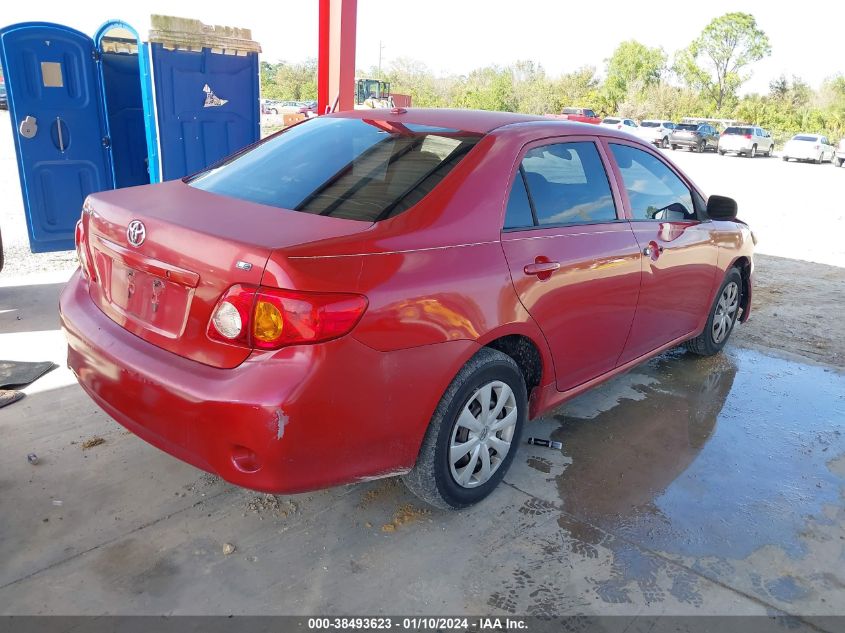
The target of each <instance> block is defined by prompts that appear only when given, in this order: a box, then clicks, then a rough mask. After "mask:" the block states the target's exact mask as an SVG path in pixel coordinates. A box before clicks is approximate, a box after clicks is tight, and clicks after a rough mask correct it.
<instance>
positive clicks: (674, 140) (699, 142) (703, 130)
mask: <svg viewBox="0 0 845 633" xmlns="http://www.w3.org/2000/svg"><path fill="white" fill-rule="evenodd" d="M669 145H670V146H671V147H672V149H678V148H679V147H686V148H687V149H689V150H692V151H694V152H704V151H706V150H708V149H712V150H713V151H714V152H715V151H716V150H717V149H718V148H719V133H718V132H717V131H716V128H714V127H713V126H712V125H710V124H709V123H679V124H678V125H676V126H675V129H674V130H672V135H671V136H670V137H669Z"/></svg>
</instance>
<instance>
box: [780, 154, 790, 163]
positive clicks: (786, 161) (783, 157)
mask: <svg viewBox="0 0 845 633" xmlns="http://www.w3.org/2000/svg"><path fill="white" fill-rule="evenodd" d="M781 158H782V159H783V162H785V163H788V162H789V156H782V157H781Z"/></svg>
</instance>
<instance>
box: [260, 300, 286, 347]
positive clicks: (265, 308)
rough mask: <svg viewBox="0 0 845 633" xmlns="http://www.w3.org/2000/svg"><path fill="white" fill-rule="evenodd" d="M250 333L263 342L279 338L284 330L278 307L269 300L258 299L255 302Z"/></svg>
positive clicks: (271, 341)
mask: <svg viewBox="0 0 845 633" xmlns="http://www.w3.org/2000/svg"><path fill="white" fill-rule="evenodd" d="M254 315H255V316H254V318H253V323H252V335H253V336H254V337H255V338H256V339H257V340H259V341H262V342H264V343H273V342H275V341H277V340H279V337H280V336H281V335H282V330H284V319H283V318H282V313H281V312H280V311H279V309H278V308H277V307H276V306H274V305H273V304H272V303H270V302H269V301H262V300H261V299H259V300H258V301H257V302H256V304H255V313H254Z"/></svg>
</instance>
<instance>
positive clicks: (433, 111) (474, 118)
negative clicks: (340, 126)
mask: <svg viewBox="0 0 845 633" xmlns="http://www.w3.org/2000/svg"><path fill="white" fill-rule="evenodd" d="M400 111H401V112H400ZM326 116H331V117H342V118H346V119H375V118H378V119H379V120H383V121H390V122H393V123H415V124H417V125H431V126H434V127H448V128H454V129H456V130H462V131H464V132H475V133H478V134H486V133H487V132H491V131H492V130H495V129H496V128H500V127H502V126H504V125H508V124H510V123H520V122H525V121H549V120H550V119H548V118H546V117H543V116H539V115H533V114H516V113H514V112H494V111H490V110H453V109H449V108H393V109H389V108H374V109H367V110H347V111H346V112H336V113H334V114H329V115H326Z"/></svg>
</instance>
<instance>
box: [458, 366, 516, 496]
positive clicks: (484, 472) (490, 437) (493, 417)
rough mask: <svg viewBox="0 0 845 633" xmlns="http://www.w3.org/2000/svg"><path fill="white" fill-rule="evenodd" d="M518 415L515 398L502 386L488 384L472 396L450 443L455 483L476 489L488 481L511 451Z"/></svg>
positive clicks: (507, 388)
mask: <svg viewBox="0 0 845 633" xmlns="http://www.w3.org/2000/svg"><path fill="white" fill-rule="evenodd" d="M518 415H519V413H518V411H517V406H516V397H515V396H514V393H513V391H512V390H511V388H510V387H509V386H508V385H507V384H505V383H504V382H501V381H499V380H494V381H492V382H488V383H487V384H485V385H483V386H481V387H479V388H478V389H477V390H476V391H475V393H473V394H472V396H471V397H470V398H469V400H468V401H467V403H466V404H465V405H464V408H463V409H462V410H461V413H460V414H459V415H458V419H457V421H456V422H455V426H454V427H453V428H452V435H451V438H450V441H449V470H450V471H451V473H452V478H453V479H454V480H455V483H457V484H458V485H459V486H461V487H463V488H475V487H476V486H480V485H482V484H484V483H486V482H487V481H489V479H490V478H491V477H492V476H493V473H495V472H496V471H497V470H498V468H499V466H501V465H502V463H503V462H504V460H505V457H506V456H507V454H508V452H509V451H510V450H511V444H512V442H513V436H514V430H515V429H516V422H517V419H518Z"/></svg>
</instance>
